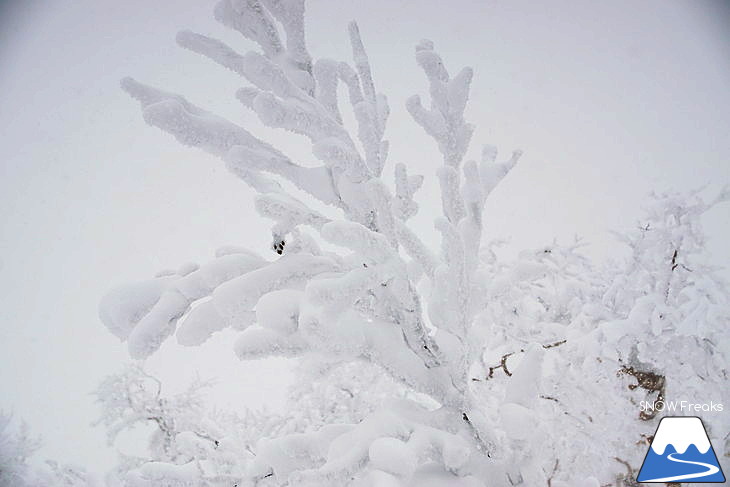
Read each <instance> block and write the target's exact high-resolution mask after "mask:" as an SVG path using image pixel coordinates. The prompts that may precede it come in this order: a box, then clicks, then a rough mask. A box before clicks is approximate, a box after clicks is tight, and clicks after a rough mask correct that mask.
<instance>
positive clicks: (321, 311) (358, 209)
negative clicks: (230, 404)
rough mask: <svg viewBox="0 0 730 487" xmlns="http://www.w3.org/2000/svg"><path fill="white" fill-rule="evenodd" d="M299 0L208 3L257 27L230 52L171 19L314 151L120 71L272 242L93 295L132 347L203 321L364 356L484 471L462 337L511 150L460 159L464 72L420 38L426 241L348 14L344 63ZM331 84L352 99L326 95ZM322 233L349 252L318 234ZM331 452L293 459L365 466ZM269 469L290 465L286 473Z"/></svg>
mask: <svg viewBox="0 0 730 487" xmlns="http://www.w3.org/2000/svg"><path fill="white" fill-rule="evenodd" d="M303 13H304V6H303V3H302V2H300V1H263V2H257V1H235V0H223V1H221V2H219V3H218V5H217V6H216V9H215V16H216V19H217V20H219V21H220V22H221V23H222V24H223V25H225V26H227V27H229V28H232V29H234V30H236V31H238V32H239V33H241V34H242V35H243V36H244V37H245V38H247V39H249V40H252V41H254V42H255V43H257V44H258V45H259V47H260V52H255V51H251V52H247V53H245V54H241V53H239V52H237V51H236V50H235V49H234V48H232V47H230V46H228V45H226V44H224V43H223V42H221V41H220V40H217V39H214V38H211V37H208V36H205V35H202V34H198V33H194V32H190V31H182V32H180V34H178V37H177V40H178V43H179V44H180V45H181V46H182V47H184V48H187V49H190V50H192V51H194V52H196V53H199V54H202V55H203V56H205V57H207V58H209V59H211V60H212V61H214V62H215V63H217V64H220V65H221V66H223V67H225V68H228V69H230V70H231V71H233V72H234V73H236V74H238V75H239V76H241V77H243V78H244V79H245V80H246V81H247V82H248V83H249V84H250V85H249V86H247V87H244V88H242V89H240V90H239V91H238V93H237V98H238V100H239V101H240V102H241V103H242V104H243V105H244V106H245V107H246V108H248V109H250V110H253V111H254V112H255V113H256V114H257V115H258V116H259V119H260V120H261V121H262V122H263V123H264V124H265V125H268V126H270V127H274V128H281V129H285V130H288V131H290V132H293V133H295V134H299V135H304V136H306V137H307V138H308V139H309V140H310V142H311V145H312V153H313V154H314V155H315V157H316V158H317V159H318V160H319V161H320V163H321V165H319V166H317V167H306V166H303V165H301V164H298V163H297V162H296V161H292V160H291V158H289V157H288V156H286V155H285V154H283V153H282V152H281V151H279V150H278V149H276V148H274V147H273V146H272V145H270V144H269V143H267V142H264V141H262V140H260V139H259V138H257V137H256V136H254V135H253V134H251V133H250V132H249V131H247V130H246V129H245V128H243V127H240V126H238V125H236V124H234V123H232V122H230V121H228V120H225V119H223V118H222V117H219V116H217V115H214V114H212V113H210V112H208V111H206V110H204V109H202V108H199V107H197V106H195V105H193V104H192V103H190V102H189V101H187V100H185V99H184V98H183V97H181V96H179V95H176V94H172V93H168V92H165V91H162V90H159V89H156V88H153V87H149V86H146V85H143V84H142V83H139V82H137V81H134V80H132V79H129V78H128V79H125V80H123V82H122V87H123V88H124V89H125V90H126V91H127V92H128V93H129V94H130V95H131V96H132V97H134V98H135V99H137V100H138V101H139V102H140V104H141V106H142V112H143V116H144V119H145V120H146V121H147V122H148V123H149V124H151V125H154V126H156V127H159V128H161V129H162V130H164V131H166V132H169V133H170V134H172V135H173V136H174V137H175V138H176V139H177V140H178V141H180V142H181V143H182V144H185V145H188V146H193V147H198V148H200V149H203V150H205V151H207V152H209V153H210V154H212V155H214V156H218V157H219V158H221V159H222V160H223V161H224V162H225V164H226V166H227V167H228V168H229V169H230V170H231V172H233V173H234V174H236V175H237V176H239V177H240V178H241V179H243V180H244V181H245V182H246V183H248V184H249V185H250V186H251V187H252V188H253V189H254V190H255V191H256V192H257V196H256V208H257V209H258V210H259V212H260V213H261V214H262V215H263V216H265V217H267V218H270V219H272V220H274V226H273V229H272V234H273V238H274V245H275V249H276V250H277V253H281V254H282V255H281V257H279V258H278V259H276V260H273V261H268V260H265V259H263V258H261V257H258V256H256V255H253V254H252V253H250V252H246V251H239V250H233V251H230V252H223V253H221V255H218V256H217V257H216V259H215V260H214V261H212V262H210V263H208V264H205V265H203V266H201V267H199V268H196V269H192V268H185V269H182V270H181V271H178V272H177V273H175V274H173V275H168V276H164V277H160V278H156V279H154V280H152V281H147V282H143V283H139V284H135V285H131V286H126V287H123V288H119V289H117V290H115V291H113V292H111V293H110V294H109V295H108V296H107V297H106V298H105V300H104V302H103V303H102V312H101V316H102V319H103V321H104V322H105V324H106V325H107V326H108V327H109V329H110V330H111V331H112V332H113V333H115V334H116V335H117V336H118V337H120V338H121V339H124V340H127V341H128V343H129V351H130V354H131V355H132V356H133V357H134V358H140V359H141V358H145V357H148V356H149V355H150V354H152V353H154V351H155V350H157V348H158V347H159V346H160V344H161V343H162V342H163V341H164V340H166V339H167V338H168V337H170V336H171V335H173V334H176V335H177V338H178V341H179V342H180V343H181V344H183V345H199V344H201V343H203V342H204V341H205V340H206V339H207V337H209V336H210V335H211V334H212V333H215V332H217V331H219V330H222V329H224V328H228V327H232V328H235V329H237V330H241V334H240V336H239V338H238V340H237V342H236V345H235V351H236V353H237V354H238V355H239V356H240V357H241V358H242V359H245V358H255V357H262V356H267V355H285V356H295V355H307V354H310V353H315V354H321V355H323V356H327V357H328V360H336V361H340V362H347V361H356V360H367V361H370V362H372V363H374V364H377V366H379V367H382V369H383V370H385V371H387V372H388V373H389V374H390V375H391V376H392V377H393V378H394V379H396V380H397V381H399V382H401V383H402V384H404V385H405V386H406V387H407V388H409V389H411V390H412V391H414V392H418V393H421V394H425V395H426V396H428V397H430V398H431V400H433V401H435V403H436V404H440V405H441V408H440V409H437V410H436V412H431V413H427V412H426V411H423V412H421V413H419V414H418V415H417V416H418V417H420V418H421V419H419V420H417V421H415V422H414V420H409V421H408V424H411V425H412V426H405V424H404V425H403V426H401V427H399V428H400V429H401V430H402V429H403V428H406V430H410V431H411V433H413V434H414V433H415V432H416V431H421V430H422V428H427V429H428V428H433V427H434V426H433V424H432V423H434V422H435V421H436V422H437V423H438V421H446V418H450V419H449V420H448V421H447V423H450V424H452V426H451V427H450V429H451V430H453V431H458V430H464V435H465V438H467V441H466V443H464V445H463V447H460V448H463V449H464V450H465V451H472V453H470V454H466V455H465V457H464V459H462V460H460V462H459V465H458V466H455V465H452V463H453V462H452V461H451V460H449V461H446V460H444V458H440V461H439V463H442V465H443V466H444V468H446V470H448V471H450V472H452V473H453V474H455V475H459V476H468V475H470V474H476V473H479V472H481V471H482V469H483V468H485V467H484V463H485V459H486V456H485V455H486V453H487V452H486V449H487V448H491V447H492V446H488V445H487V443H488V439H487V437H488V433H486V432H480V431H479V429H478V426H477V424H478V423H479V418H480V414H479V412H478V411H472V400H471V398H470V393H469V384H468V370H469V368H470V365H469V364H470V363H471V362H473V361H475V360H478V344H476V343H474V342H473V337H472V336H471V328H472V326H473V320H474V316H475V310H474V308H473V306H471V303H470V294H471V292H472V284H471V281H472V274H473V272H474V270H475V269H476V264H477V255H478V252H479V248H478V243H479V241H480V239H481V228H482V210H483V207H484V203H485V200H486V198H487V196H488V194H489V192H490V191H491V190H492V189H493V188H494V187H495V186H496V184H497V183H498V182H499V181H500V180H501V179H502V178H503V177H504V176H505V175H506V174H507V172H508V171H509V170H510V169H511V168H512V167H513V166H514V164H515V162H516V161H517V159H518V157H519V153H518V152H515V154H514V155H513V157H512V158H511V159H510V160H509V161H507V162H505V163H499V164H498V163H495V161H494V159H495V157H494V156H495V154H496V151H495V150H494V149H491V148H487V149H485V151H484V156H483V158H482V160H481V162H480V163H476V162H474V161H468V162H467V163H465V164H463V167H462V159H463V158H464V155H465V154H466V152H467V148H468V146H469V141H470V139H471V135H472V132H473V126H472V125H470V124H468V123H466V122H465V120H464V109H465V107H466V102H467V99H468V96H469V85H470V83H471V78H472V71H471V69H470V68H464V69H463V70H461V71H460V72H459V74H457V75H456V76H455V77H453V78H451V77H450V76H449V74H448V72H447V70H446V68H445V67H444V65H443V63H442V61H441V58H440V57H439V56H438V54H436V52H435V51H434V49H433V44H432V43H431V42H429V41H423V42H421V43H420V44H419V45H418V47H417V48H416V60H417V63H418V64H419V65H420V66H421V67H422V68H423V70H424V71H425V73H426V76H427V77H428V80H429V82H430V94H431V108H430V109H425V108H423V107H422V106H421V103H420V100H419V99H418V97H414V98H411V99H410V100H409V101H408V103H407V107H408V110H409V111H410V113H411V114H412V115H413V117H414V119H415V120H416V122H418V123H419V124H420V125H421V126H422V127H423V128H424V130H425V131H426V132H427V133H428V134H429V135H430V136H431V137H433V138H434V139H435V141H436V143H437V144H438V147H439V150H440V151H441V153H442V154H443V158H444V164H443V167H442V168H441V169H440V170H439V171H438V178H439V181H440V184H441V197H442V201H443V217H439V218H437V219H436V221H435V225H436V228H437V229H438V230H439V232H440V233H441V235H442V247H441V249H440V251H438V252H434V251H432V250H430V249H428V248H427V247H426V245H424V243H423V242H422V241H421V240H420V239H419V237H418V236H417V235H416V234H415V233H414V232H413V231H412V230H411V229H410V228H409V227H408V223H407V222H408V219H409V218H410V217H412V216H413V215H414V214H415V213H416V212H417V211H418V206H417V204H416V203H415V201H414V199H413V198H414V195H415V193H416V191H417V190H418V189H419V187H420V186H421V183H422V180H423V177H422V176H414V175H410V174H409V171H408V169H407V168H406V166H405V165H404V164H397V165H396V166H395V168H394V170H395V181H394V185H393V188H394V191H393V190H392V189H391V186H389V184H386V182H385V181H384V180H383V175H384V173H385V172H387V171H384V169H385V168H386V161H387V156H388V141H387V140H385V139H384V134H385V128H386V123H387V120H388V114H389V107H388V103H387V99H386V97H385V96H384V95H382V94H381V93H379V92H378V91H377V89H376V85H375V82H374V80H373V75H372V69H371V66H370V61H369V59H368V56H367V53H366V51H365V48H364V45H363V42H362V38H361V35H360V31H359V29H358V26H357V24H355V23H354V22H353V23H351V24H350V26H349V29H348V32H349V38H350V44H351V47H352V55H353V63H352V64H349V63H346V62H340V61H335V60H331V59H320V60H316V61H312V58H311V56H310V54H309V52H308V50H307V47H306V43H305V37H304V30H303V26H304V22H303ZM340 83H342V84H343V85H344V86H345V87H346V91H347V94H348V99H347V100H339V99H338V92H337V89H338V85H339V84H340ZM345 102H349V104H350V107H351V109H352V111H353V113H354V115H355V119H356V122H357V133H355V134H352V133H349V132H348V130H347V129H346V128H345V126H344V125H343V122H342V116H341V114H340V109H341V108H340V107H341V104H342V103H345ZM279 180H285V181H288V182H289V183H292V184H294V185H295V186H296V187H298V188H299V189H301V190H303V191H304V192H305V193H307V194H308V195H309V196H311V197H313V198H315V199H316V200H319V201H320V202H321V203H325V204H327V205H331V206H334V207H336V208H338V209H339V210H340V211H341V213H340V214H341V217H340V218H338V219H335V220H334V221H332V220H331V219H329V218H327V217H325V216H324V215H322V214H320V213H319V212H318V211H316V210H314V209H313V208H312V207H311V205H309V204H308V203H307V202H306V201H303V200H300V199H297V198H295V197H294V196H292V195H291V194H288V193H287V192H285V191H284V189H283V187H282V186H281V185H280V184H279ZM318 238H321V239H322V240H324V241H326V242H328V243H331V244H335V245H337V246H339V247H341V248H342V249H343V251H344V252H342V253H337V254H334V253H331V252H324V251H322V250H321V249H320V247H319V245H318V244H317V239H318ZM467 244H468V245H467ZM475 244H476V246H475ZM401 248H402V250H403V252H401V251H400V249H401ZM406 255H407V256H408V257H405V256H406ZM413 269H419V271H418V272H416V273H414V272H413ZM414 276H422V277H421V278H420V279H427V280H428V281H430V282H431V283H432V284H431V285H432V292H431V294H430V295H429V296H427V297H426V298H425V299H426V302H427V303H428V309H429V313H428V316H427V315H426V314H425V312H424V306H423V303H422V301H423V299H424V297H422V296H420V295H419V293H418V292H417V290H416V288H417V286H418V284H419V280H420V279H419V278H418V277H414ZM413 407H414V408H417V406H416V405H413ZM404 414H405V413H404ZM411 414H412V413H411ZM436 417H439V418H443V419H439V420H438V421H437V420H436V419H435V418H436ZM464 418H469V419H467V420H466V421H464ZM398 421H405V419H404V418H400V419H398ZM444 424H445V423H444ZM441 427H443V425H442V426H441ZM352 428H353V430H352V433H351V434H354V435H356V436H355V437H354V438H353V441H357V442H362V443H361V444H362V448H363V449H364V450H363V452H364V453H363V454H362V455H364V456H365V457H367V450H368V448H370V442H371V441H373V440H375V438H376V436H377V435H375V436H373V435H374V432H372V431H370V430H369V429H367V428H366V426H364V425H363V424H360V425H353V427H352ZM358 431H361V432H360V433H356V432H358ZM403 431H405V430H403ZM411 433H409V436H412V434H411ZM343 434H344V433H343ZM382 434H385V432H384V433H382ZM388 434H395V432H394V431H390V432H388ZM446 434H447V433H445V432H443V433H439V435H440V436H434V435H435V432H434V433H428V434H425V433H424V434H423V435H422V436H423V437H422V439H420V440H419V441H418V444H419V445H422V446H418V447H416V446H415V444H412V442H411V443H410V444H406V443H404V444H403V445H404V446H403V448H406V449H410V450H413V451H412V452H411V453H410V454H411V455H413V454H415V453H417V450H418V449H419V448H426V447H427V445H431V446H429V447H428V448H436V449H437V450H439V449H441V448H444V447H445V446H444V444H443V441H446V440H445V439H444V438H445V437H444V436H443V435H446ZM449 434H451V433H449ZM363 435H364V436H363ZM447 436H448V435H447ZM360 437H362V440H356V439H355V438H360ZM367 438H371V439H369V440H368V439H367ZM437 438H440V439H437ZM282 441H285V440H282ZM328 441H333V442H334V441H335V437H333V438H331V439H330V440H328ZM338 441H344V440H338ZM450 441H451V440H450ZM454 441H455V440H454ZM459 441H464V440H459ZM358 444H360V443H358ZM438 445H441V446H438ZM381 450H382V448H381V449H378V448H376V449H375V451H381ZM480 450H482V451H480ZM377 456H379V454H377V455H376V457H377ZM325 460H327V461H326V462H325V463H324V464H323V465H317V464H316V463H313V464H311V465H308V466H307V472H308V473H307V474H306V475H305V476H306V477H307V478H314V477H317V476H319V475H323V476H326V477H328V478H330V477H332V476H338V475H350V474H356V473H358V472H364V473H363V475H365V473H366V472H368V471H369V470H370V467H364V465H363V463H362V460H363V458H361V457H360V456H353V457H352V458H351V459H349V460H345V459H338V460H337V461H334V459H333V458H329V457H327V458H325ZM375 463H377V462H375ZM261 468H264V469H265V467H261ZM413 468H414V469H415V468H416V467H415V465H414V467H413ZM373 469H375V470H377V469H376V468H375V467H373ZM411 473H413V472H411ZM274 474H275V475H276V476H277V478H278V479H279V480H280V481H284V480H285V479H286V478H287V475H289V474H290V472H287V473H286V474H284V473H282V472H274ZM368 475H369V474H368ZM312 481H314V480H312Z"/></svg>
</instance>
